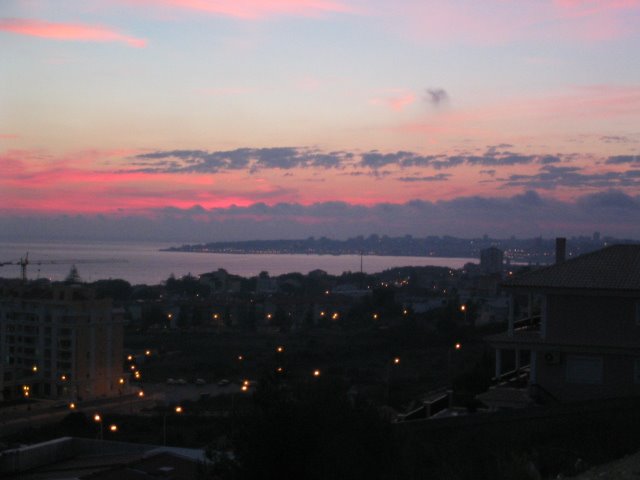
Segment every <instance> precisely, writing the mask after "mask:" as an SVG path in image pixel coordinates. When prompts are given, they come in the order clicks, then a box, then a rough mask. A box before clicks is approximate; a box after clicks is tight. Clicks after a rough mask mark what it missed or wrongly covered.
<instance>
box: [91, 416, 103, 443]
mask: <svg viewBox="0 0 640 480" xmlns="http://www.w3.org/2000/svg"><path fill="white" fill-rule="evenodd" d="M93 421H94V422H96V423H97V424H98V425H100V430H98V439H99V440H104V431H103V429H102V425H103V424H102V417H101V416H100V414H99V413H96V414H95V415H94V416H93Z"/></svg>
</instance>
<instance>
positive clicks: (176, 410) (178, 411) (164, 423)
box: [162, 405, 183, 445]
mask: <svg viewBox="0 0 640 480" xmlns="http://www.w3.org/2000/svg"><path fill="white" fill-rule="evenodd" d="M172 411H173V412H174V413H176V414H178V415H180V414H181V413H182V412H183V409H182V407H181V406H180V405H177V406H175V407H174V408H173V410H172ZM167 413H168V411H167V410H165V411H164V412H163V413H162V445H166V444H167Z"/></svg>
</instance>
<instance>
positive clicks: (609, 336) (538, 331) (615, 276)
mask: <svg viewBox="0 0 640 480" xmlns="http://www.w3.org/2000/svg"><path fill="white" fill-rule="evenodd" d="M560 246H561V248H562V246H563V244H562V243H561V244H560ZM557 258H558V259H559V263H556V264H555V265H552V266H549V267H545V268H541V269H539V270H534V271H530V272H528V273H525V274H522V275H519V276H516V277H513V278H511V279H509V280H507V281H506V282H504V283H503V287H504V288H505V290H506V291H507V292H508V293H509V294H510V306H509V319H508V329H507V331H506V332H504V333H501V334H497V335H492V336H490V337H488V338H487V340H488V341H489V343H490V345H491V346H492V347H493V348H495V352H496V367H495V368H496V370H495V373H496V375H495V380H496V386H495V387H494V388H493V389H492V390H490V391H488V392H485V393H483V394H481V395H479V396H478V398H479V399H480V400H481V401H483V402H484V403H485V404H487V405H488V406H490V407H492V408H504V407H517V406H524V405H527V404H530V403H532V402H533V401H536V402H538V403H549V402H562V403H565V402H572V401H580V400H590V399H603V398H615V397H629V396H634V395H640V245H613V246H610V247H607V248H604V249H602V250H598V251H595V252H591V253H588V254H585V255H581V256H579V257H576V258H573V259H571V260H567V261H563V258H564V255H563V254H562V252H560V253H559V254H558V255H557Z"/></svg>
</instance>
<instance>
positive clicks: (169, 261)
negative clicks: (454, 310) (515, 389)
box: [0, 242, 478, 284]
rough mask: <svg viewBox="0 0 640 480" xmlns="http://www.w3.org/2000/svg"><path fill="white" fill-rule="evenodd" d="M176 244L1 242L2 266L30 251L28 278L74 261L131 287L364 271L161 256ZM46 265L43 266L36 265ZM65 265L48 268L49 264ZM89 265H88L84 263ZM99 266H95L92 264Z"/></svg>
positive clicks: (373, 264)
mask: <svg viewBox="0 0 640 480" xmlns="http://www.w3.org/2000/svg"><path fill="white" fill-rule="evenodd" d="M173 245H175V244H162V243H118V242H108V243H107V242H94V243H92V242H83V243H69V242H55V243H15V242H0V262H17V261H18V260H19V259H20V258H22V257H24V256H25V254H26V252H29V261H30V262H31V264H30V265H29V266H28V269H27V275H28V278H29V279H36V278H50V279H52V280H63V279H64V278H65V277H66V276H67V274H68V273H69V269H70V268H71V265H72V264H74V263H76V267H77V268H78V272H79V273H80V276H81V277H82V279H83V280H85V281H90V282H91V281H95V280H100V279H105V278H122V279H125V280H127V281H129V282H131V283H133V284H137V283H146V284H157V283H160V282H162V281H164V280H166V279H167V278H168V277H169V276H170V275H171V274H172V273H173V274H174V275H175V276H176V277H180V276H182V275H186V274H188V273H191V274H193V275H198V274H201V273H205V272H210V271H213V270H217V269H218V268H224V269H225V270H227V271H228V272H229V273H233V274H236V275H242V276H244V277H250V276H254V275H257V274H258V273H260V272H261V271H263V270H266V271H267V272H269V274H271V275H280V274H283V273H289V272H300V273H305V274H306V273H308V272H310V271H311V270H315V269H321V270H325V271H326V272H327V273H330V274H332V275H339V274H341V273H342V272H346V271H354V272H355V271H359V270H360V256H359V255H271V254H268V255H267V254H265V255H259V254H223V253H185V252H161V251H159V250H160V249H161V248H167V247H170V246H173ZM38 261H42V262H43V263H42V264H37V263H36V262H38ZM54 261H55V262H64V263H60V264H53V265H52V264H47V263H46V262H54ZM84 262H87V263H84ZM94 262H95V263H94ZM467 262H474V263H477V262H478V261H477V260H476V259H470V258H444V257H387V256H373V255H367V256H365V257H363V270H364V271H365V272H367V273H376V272H381V271H382V270H386V269H389V268H393V267H404V266H426V265H434V266H441V267H451V268H461V267H462V266H463V265H464V264H465V263H467ZM0 276H1V277H5V278H17V277H19V276H20V267H19V266H18V265H4V266H2V267H0Z"/></svg>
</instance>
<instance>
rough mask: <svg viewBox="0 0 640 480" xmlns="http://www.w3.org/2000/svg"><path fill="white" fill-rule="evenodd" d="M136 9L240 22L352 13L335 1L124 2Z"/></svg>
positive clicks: (190, 0) (167, 0) (149, 0)
mask: <svg viewBox="0 0 640 480" xmlns="http://www.w3.org/2000/svg"><path fill="white" fill-rule="evenodd" d="M123 1H125V2H126V3H129V4H134V5H136V4H137V5H153V6H162V7H165V8H167V7H169V8H177V9H182V10H194V11H199V12H206V13H210V14H213V15H222V16H228V17H235V18H241V19H249V20H250V19H257V18H263V17H267V16H272V15H299V16H316V15H319V14H323V13H336V12H337V13H346V12H352V11H353V9H352V8H351V7H349V6H347V5H346V4H345V3H343V2H340V1H332V0H123Z"/></svg>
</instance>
